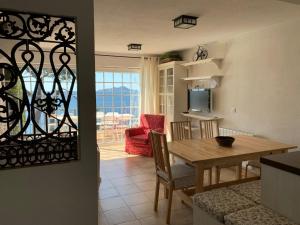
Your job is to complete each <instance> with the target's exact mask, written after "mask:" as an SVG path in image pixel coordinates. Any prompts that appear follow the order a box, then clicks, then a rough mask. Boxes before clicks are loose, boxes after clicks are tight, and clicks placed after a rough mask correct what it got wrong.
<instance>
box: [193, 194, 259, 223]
mask: <svg viewBox="0 0 300 225" xmlns="http://www.w3.org/2000/svg"><path fill="white" fill-rule="evenodd" d="M193 201H194V205H196V206H198V207H199V208H201V209H202V210H203V211H205V212H207V213H208V214H210V215H211V216H213V217H215V218H216V219H217V220H219V221H220V222H221V223H223V222H224V216H225V215H227V214H230V213H233V212H236V211H238V210H241V209H246V208H250V207H252V206H255V205H256V204H255V203H254V202H253V201H251V200H249V199H247V198H245V197H243V196H241V195H239V194H237V193H236V192H234V191H232V190H230V189H228V188H219V189H215V190H212V191H207V192H202V193H198V194H196V195H194V197H193ZM253 225H254V224H253Z"/></svg>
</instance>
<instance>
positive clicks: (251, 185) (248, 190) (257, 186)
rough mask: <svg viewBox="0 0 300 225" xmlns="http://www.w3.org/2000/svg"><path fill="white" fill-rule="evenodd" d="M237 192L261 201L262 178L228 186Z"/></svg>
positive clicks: (258, 201) (258, 202)
mask: <svg viewBox="0 0 300 225" xmlns="http://www.w3.org/2000/svg"><path fill="white" fill-rule="evenodd" d="M228 188H229V189H231V190H233V191H235V192H236V193H238V194H240V195H243V196H244V197H246V198H248V199H250V200H252V201H254V202H256V203H257V204H260V203H261V182H260V180H256V181H251V182H246V183H242V184H237V185H232V186H229V187H228Z"/></svg>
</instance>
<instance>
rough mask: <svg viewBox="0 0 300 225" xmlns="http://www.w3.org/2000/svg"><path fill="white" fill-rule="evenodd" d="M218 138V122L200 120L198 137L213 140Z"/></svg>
mask: <svg viewBox="0 0 300 225" xmlns="http://www.w3.org/2000/svg"><path fill="white" fill-rule="evenodd" d="M216 136H219V122H218V120H214V119H212V120H200V137H201V138H213V137H216Z"/></svg>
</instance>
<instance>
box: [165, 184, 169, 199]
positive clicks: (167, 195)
mask: <svg viewBox="0 0 300 225" xmlns="http://www.w3.org/2000/svg"><path fill="white" fill-rule="evenodd" d="M164 197H165V199H168V198H169V190H168V188H167V187H166V186H165V189H164Z"/></svg>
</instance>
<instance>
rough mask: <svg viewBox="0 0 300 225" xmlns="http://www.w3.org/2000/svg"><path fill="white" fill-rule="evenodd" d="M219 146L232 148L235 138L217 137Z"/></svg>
mask: <svg viewBox="0 0 300 225" xmlns="http://www.w3.org/2000/svg"><path fill="white" fill-rule="evenodd" d="M215 139H216V141H217V142H218V144H219V145H220V146H222V147H232V143H233V142H234V140H235V139H234V138H233V137H230V136H217V137H215Z"/></svg>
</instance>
